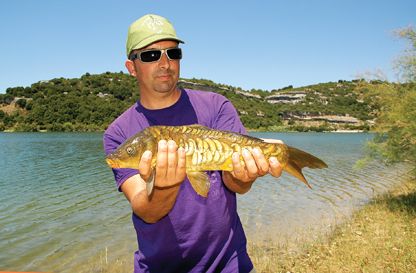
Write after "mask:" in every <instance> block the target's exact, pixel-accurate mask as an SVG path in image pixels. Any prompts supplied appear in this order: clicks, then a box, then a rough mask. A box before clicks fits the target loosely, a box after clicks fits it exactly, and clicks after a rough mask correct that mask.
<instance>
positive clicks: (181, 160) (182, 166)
mask: <svg viewBox="0 0 416 273" xmlns="http://www.w3.org/2000/svg"><path fill="white" fill-rule="evenodd" d="M176 173H177V175H179V177H180V178H183V179H185V175H186V152H185V149H184V148H182V147H180V148H179V149H178V166H177V169H176Z"/></svg>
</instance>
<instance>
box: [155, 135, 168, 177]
mask: <svg viewBox="0 0 416 273" xmlns="http://www.w3.org/2000/svg"><path fill="white" fill-rule="evenodd" d="M167 165H168V145H167V142H166V140H161V141H159V143H158V146H157V157H156V175H157V176H158V177H164V176H165V175H166V171H167V167H168V166H167Z"/></svg>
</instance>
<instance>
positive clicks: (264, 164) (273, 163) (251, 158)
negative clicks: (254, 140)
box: [223, 139, 283, 193]
mask: <svg viewBox="0 0 416 273" xmlns="http://www.w3.org/2000/svg"><path fill="white" fill-rule="evenodd" d="M265 141H266V142H270V143H282V142H281V141H280V140H275V139H265ZM241 156H242V157H243V160H244V163H241V162H240V154H239V153H237V152H236V153H234V154H233V155H232V162H233V171H232V172H223V178H224V183H225V185H226V186H227V187H228V188H229V189H230V190H232V191H234V192H237V193H246V192H247V191H248V190H249V189H250V188H251V185H252V184H253V182H254V181H255V180H256V179H257V178H258V177H260V176H264V175H265V174H267V173H270V174H271V175H273V176H274V177H280V175H281V174H282V170H283V168H282V166H281V165H280V163H279V161H278V160H277V158H275V157H271V158H269V160H268V161H267V160H266V158H265V157H264V154H263V153H262V151H261V150H260V149H259V148H254V149H253V150H252V152H251V153H250V151H248V150H247V149H243V150H242V152H241Z"/></svg>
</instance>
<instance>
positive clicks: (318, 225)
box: [0, 133, 407, 272]
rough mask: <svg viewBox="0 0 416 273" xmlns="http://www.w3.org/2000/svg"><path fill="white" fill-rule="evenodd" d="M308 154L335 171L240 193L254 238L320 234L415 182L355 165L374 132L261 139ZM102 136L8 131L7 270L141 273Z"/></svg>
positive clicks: (3, 136) (1, 188) (2, 264)
mask: <svg viewBox="0 0 416 273" xmlns="http://www.w3.org/2000/svg"><path fill="white" fill-rule="evenodd" d="M251 135H254V136H258V137H264V138H278V139H282V140H283V141H284V142H285V143H287V144H289V145H291V146H294V147H297V148H300V149H303V150H305V151H308V152H310V153H312V154H314V155H316V156H318V157H320V158H321V159H323V160H324V161H325V162H326V163H327V164H328V165H329V168H328V169H324V170H309V169H304V170H305V171H304V174H305V177H306V178H307V179H308V181H309V183H310V184H311V185H312V190H311V189H309V188H308V187H306V186H305V185H304V184H303V183H301V182H299V181H298V180H296V179H295V178H293V177H291V176H289V175H286V174H284V175H282V177H281V178H279V179H275V178H273V177H271V176H265V177H263V178H261V179H259V180H258V181H257V182H256V183H255V184H254V185H253V187H252V189H251V191H250V192H249V193H247V194H245V195H242V196H239V197H238V206H239V214H240V218H241V221H242V222H243V225H244V228H245V230H246V233H247V237H248V238H249V240H269V239H270V238H272V239H273V240H276V241H278V242H288V241H294V242H295V241H296V240H297V238H298V237H302V236H305V235H304V234H305V233H307V234H308V236H311V237H314V236H319V235H320V234H321V233H322V232H325V230H327V229H329V227H330V226H331V225H333V224H334V223H336V222H338V221H340V220H342V219H345V217H348V216H349V215H351V212H352V211H353V209H355V208H358V207H359V206H361V205H362V204H365V203H366V202H368V200H369V199H370V198H371V197H373V196H374V195H375V194H378V193H382V192H385V191H386V190H387V189H389V188H391V187H392V186H394V185H396V184H397V183H400V182H401V181H402V180H403V179H406V178H407V176H406V170H405V168H404V167H398V166H394V167H385V166H382V165H380V164H376V163H372V164H370V165H368V166H366V167H365V168H363V169H356V168H354V167H353V166H354V164H355V162H356V161H357V160H358V159H360V158H361V157H362V155H363V145H364V143H365V142H366V141H368V140H370V139H371V138H372V135H371V134H367V133H354V134H352V133H339V134H337V133H252V134H251ZM101 138H102V134H100V133H0V204H1V206H0V270H15V271H49V272H101V270H102V268H106V267H108V265H109V264H110V265H116V266H117V267H119V268H120V267H125V268H128V269H130V268H132V258H133V251H134V250H135V248H136V247H137V246H136V238H135V233H134V230H133V225H132V224H131V222H130V221H131V212H130V206H129V204H128V202H127V200H126V199H125V197H124V195H123V194H122V193H120V192H118V191H117V189H116V187H115V183H114V180H113V175H112V172H111V170H110V169H109V168H108V167H107V166H106V164H105V161H104V153H103V150H102V140H101Z"/></svg>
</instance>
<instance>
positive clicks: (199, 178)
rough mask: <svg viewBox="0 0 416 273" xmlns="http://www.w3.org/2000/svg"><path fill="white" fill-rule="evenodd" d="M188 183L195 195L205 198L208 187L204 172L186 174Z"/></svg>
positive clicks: (208, 183) (207, 179) (206, 175)
mask: <svg viewBox="0 0 416 273" xmlns="http://www.w3.org/2000/svg"><path fill="white" fill-rule="evenodd" d="M187 175H188V179H189V182H191V185H192V188H193V189H194V190H195V191H196V193H197V194H199V195H201V196H203V197H207V196H208V191H209V187H210V182H209V178H208V174H207V173H206V172H189V173H187Z"/></svg>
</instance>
